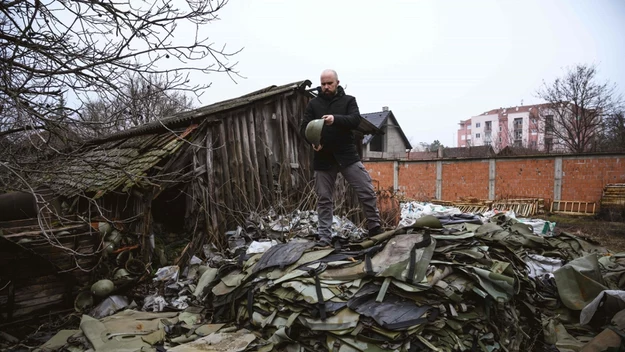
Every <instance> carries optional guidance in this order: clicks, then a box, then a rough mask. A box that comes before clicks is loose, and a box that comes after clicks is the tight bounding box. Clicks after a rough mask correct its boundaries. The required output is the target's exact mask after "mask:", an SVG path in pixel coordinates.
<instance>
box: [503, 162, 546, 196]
mask: <svg viewBox="0 0 625 352" xmlns="http://www.w3.org/2000/svg"><path fill="white" fill-rule="evenodd" d="M554 168H555V159H510V160H506V159H499V160H497V161H496V163H495V190H496V192H495V194H496V196H497V197H496V198H545V199H553V190H554V180H555V169H554Z"/></svg>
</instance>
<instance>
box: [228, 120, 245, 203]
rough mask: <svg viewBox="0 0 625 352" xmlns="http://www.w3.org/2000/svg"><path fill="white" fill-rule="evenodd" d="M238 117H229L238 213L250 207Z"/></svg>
mask: <svg viewBox="0 0 625 352" xmlns="http://www.w3.org/2000/svg"><path fill="white" fill-rule="evenodd" d="M238 117H239V116H238V115H237V114H235V113H233V114H231V115H230V120H231V121H232V126H233V128H234V136H235V137H234V138H235V140H236V143H235V144H234V147H235V153H236V157H235V160H236V164H235V165H236V166H237V169H238V178H237V183H238V185H239V192H240V193H239V194H240V204H241V206H240V207H239V208H238V209H236V210H238V211H245V210H248V209H249V207H250V204H249V199H248V193H249V188H248V186H247V183H248V182H247V180H246V175H247V174H246V173H245V163H244V161H243V146H242V143H243V141H242V136H241V128H240V124H239V118H238Z"/></svg>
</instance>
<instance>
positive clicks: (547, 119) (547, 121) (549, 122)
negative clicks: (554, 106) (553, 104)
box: [545, 115, 553, 133]
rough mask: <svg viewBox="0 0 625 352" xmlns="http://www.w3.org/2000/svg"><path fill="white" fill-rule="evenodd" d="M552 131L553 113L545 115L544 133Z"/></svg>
mask: <svg viewBox="0 0 625 352" xmlns="http://www.w3.org/2000/svg"><path fill="white" fill-rule="evenodd" d="M552 132H553V115H547V116H545V133H552Z"/></svg>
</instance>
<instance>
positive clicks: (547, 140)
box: [545, 138, 553, 152]
mask: <svg viewBox="0 0 625 352" xmlns="http://www.w3.org/2000/svg"><path fill="white" fill-rule="evenodd" d="M551 149H553V139H551V138H545V150H546V151H548V152H549V151H551Z"/></svg>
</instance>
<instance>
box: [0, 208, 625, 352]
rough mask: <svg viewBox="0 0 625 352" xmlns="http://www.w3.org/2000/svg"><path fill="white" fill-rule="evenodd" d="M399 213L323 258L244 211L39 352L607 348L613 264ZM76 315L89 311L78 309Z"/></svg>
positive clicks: (279, 225)
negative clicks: (221, 242)
mask: <svg viewBox="0 0 625 352" xmlns="http://www.w3.org/2000/svg"><path fill="white" fill-rule="evenodd" d="M401 214H402V218H401V222H400V224H401V225H400V226H399V227H397V228H396V229H391V230H388V231H386V232H383V233H381V234H379V235H376V236H374V237H372V238H366V237H365V236H364V231H363V230H361V229H358V228H357V227H356V226H355V225H354V224H352V223H350V222H348V221H346V220H345V219H341V218H336V217H335V219H334V220H335V221H334V226H333V231H334V242H335V243H336V244H337V245H336V246H334V247H320V246H319V245H318V244H317V242H316V239H315V228H316V214H315V212H302V211H296V212H294V213H293V214H287V215H281V216H280V215H277V214H275V213H267V214H264V215H262V216H261V215H260V214H252V215H251V216H250V217H249V219H248V222H247V223H246V224H245V226H241V227H239V228H237V229H236V230H233V231H229V233H228V235H227V236H228V239H229V241H228V244H229V246H228V248H227V249H226V250H225V251H224V252H218V251H217V250H216V249H215V248H213V247H212V246H211V245H205V246H204V251H203V253H202V254H203V256H202V258H199V257H195V256H194V257H192V259H191V260H190V261H189V263H187V265H186V266H163V267H161V268H159V269H158V270H155V271H154V272H153V274H152V275H145V274H144V273H145V269H146V267H145V265H144V264H143V263H141V265H139V267H140V270H138V272H141V275H142V277H143V278H144V279H143V280H136V281H130V283H131V285H134V286H136V287H135V289H134V293H133V294H132V295H130V294H129V295H126V296H124V295H119V294H117V293H118V292H116V291H119V289H118V284H117V283H114V281H115V280H109V279H106V280H105V281H104V282H105V283H106V285H104V284H100V285H103V286H105V290H104V291H107V294H105V295H102V294H100V295H99V296H98V295H95V294H93V295H91V294H89V295H86V294H82V296H80V298H81V299H80V300H79V299H78V298H77V300H76V302H77V303H76V306H77V309H79V310H80V311H81V312H83V313H82V316H81V321H80V325H79V329H77V330H67V329H66V330H62V331H60V332H59V333H58V334H57V335H56V336H54V337H53V338H52V339H49V341H48V342H46V343H45V344H43V345H41V346H40V349H39V351H61V350H70V351H86V350H89V349H91V350H94V351H95V352H99V351H113V350H115V351H138V350H141V351H178V352H180V351H184V352H186V351H193V352H195V351H274V350H278V351H305V350H326V351H369V350H395V351H420V350H423V351H428V350H432V351H490V352H497V351H529V350H536V348H537V346H538V347H540V349H541V350H559V351H580V350H582V348H585V347H584V346H587V347H588V346H599V347H602V346H603V347H605V348H607V347H609V346H619V344H616V345H614V344H613V341H614V340H615V339H616V340H617V342H618V343H620V342H621V341H620V336H622V334H623V326H624V325H625V323H624V322H625V298H624V297H625V291H621V290H620V289H621V288H622V287H625V253H612V252H610V251H609V250H607V249H605V248H603V247H601V246H599V245H598V244H596V243H591V242H589V241H587V240H585V239H582V238H580V237H577V236H574V235H572V234H569V233H566V232H562V233H559V234H556V233H555V231H554V228H555V224H554V223H550V222H547V221H543V220H539V219H532V218H527V219H526V218H516V214H515V212H513V211H506V212H499V211H496V210H490V211H487V212H484V213H481V214H471V213H464V212H462V211H460V210H459V209H458V208H454V207H449V206H443V205H435V204H429V203H414V202H413V203H406V204H404V205H403V207H402V213H401ZM116 259H117V257H115V259H113V260H116ZM129 259H130V258H128V259H127V260H129ZM141 266H142V267H141ZM126 270H127V271H130V270H128V268H126ZM114 272H117V270H116V271H114ZM125 275H126V274H124V275H123V276H124V277H125ZM146 279H148V280H146ZM106 281H110V282H111V283H113V284H114V287H113V289H112V290H111V289H110V284H109V283H108V282H106ZM126 282H129V281H126ZM109 291H110V292H109ZM137 292H145V293H146V294H144V295H143V296H142V297H141V299H142V300H141V299H138V300H137V297H139V295H138V293H137ZM102 296H106V298H102ZM131 296H132V297H133V299H135V300H137V301H136V303H135V301H134V300H133V299H131V298H130V297H131ZM90 300H91V301H90ZM85 302H86V303H85ZM89 302H95V304H96V306H95V307H93V308H92V309H91V310H90V311H88V312H87V311H86V310H85V308H84V307H86V306H89V304H88V303H89ZM91 304H93V303H91ZM139 307H141V308H139ZM611 332H613V333H614V335H612V334H611ZM600 335H606V336H607V335H609V338H610V339H612V340H610V341H611V342H609V343H608V344H607V345H606V344H605V340H597V337H599V336H600ZM610 343H612V344H610ZM12 345H15V340H14V339H13V340H11V339H6V338H5V339H3V340H2V342H0V347H3V346H12ZM606 346H607V347H606ZM588 348H590V347H588ZM605 348H604V349H605ZM596 350H597V351H598V350H601V349H596Z"/></svg>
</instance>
